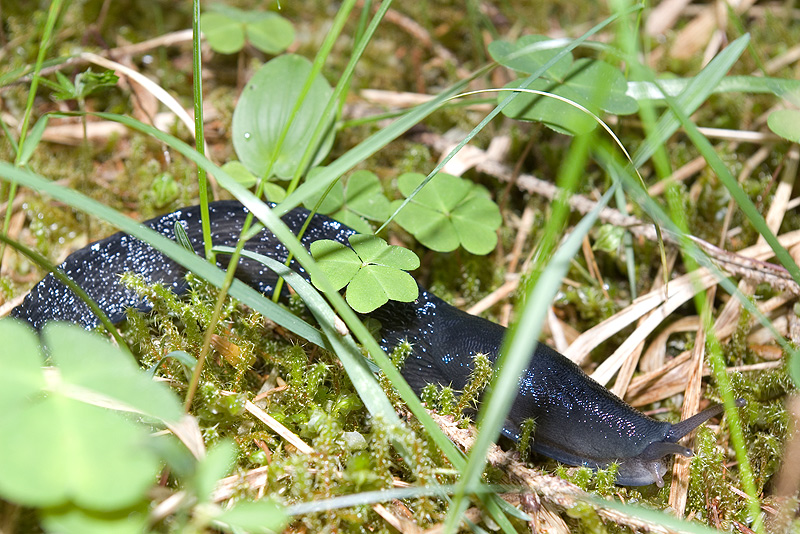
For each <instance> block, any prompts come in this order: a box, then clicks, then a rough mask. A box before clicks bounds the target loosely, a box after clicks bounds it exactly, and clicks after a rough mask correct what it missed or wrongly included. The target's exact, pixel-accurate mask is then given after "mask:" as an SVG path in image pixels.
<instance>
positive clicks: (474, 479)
mask: <svg viewBox="0 0 800 534" xmlns="http://www.w3.org/2000/svg"><path fill="white" fill-rule="evenodd" d="M616 187H617V186H616V185H614V186H612V187H611V188H610V189H609V190H608V191H607V192H606V194H605V195H603V198H602V199H600V201H599V202H598V204H597V206H595V208H594V209H593V210H592V211H591V212H589V213H588V214H587V215H586V216H585V217H584V218H583V219H581V221H580V222H579V223H578V224H577V225H576V226H575V229H574V230H573V231H572V233H571V234H570V236H569V237H568V238H567V239H566V240H565V241H564V243H563V244H562V246H561V247H559V249H558V250H557V251H556V253H555V254H554V255H553V258H552V260H551V261H550V262H549V264H548V266H547V268H546V269H545V270H544V271H543V272H542V274H541V276H540V277H539V279H538V280H537V282H536V284H535V285H534V286H533V288H532V291H531V292H530V293H528V296H527V299H526V302H525V305H524V307H523V308H522V310H521V312H520V313H519V319H518V320H517V322H516V325H520V326H516V327H515V328H514V329H513V333H512V334H511V335H510V336H507V337H506V340H505V342H504V343H503V350H502V351H501V355H500V358H499V359H498V362H497V369H498V371H497V372H496V375H495V377H494V379H493V380H492V386H491V389H490V390H489V393H488V395H487V398H486V399H484V402H483V405H482V407H481V410H480V414H479V417H478V427H479V428H480V432H479V433H478V436H477V438H476V439H475V443H474V444H473V445H472V450H471V451H470V454H469V458H468V462H467V467H466V469H465V470H463V471H462V477H461V480H460V481H459V484H458V490H457V491H456V494H455V496H454V504H453V506H451V508H450V511H449V513H448V519H447V522H446V523H445V531H447V528H448V527H449V528H450V529H451V530H450V532H453V531H454V529H455V527H456V526H457V524H458V522H459V521H460V517H461V514H462V513H463V510H464V509H465V508H466V506H467V501H466V499H465V498H464V497H465V496H466V495H468V494H469V493H471V492H472V490H473V488H475V487H477V486H478V484H479V482H480V477H481V474H482V473H483V469H484V465H485V463H486V451H487V450H488V448H489V446H490V445H491V444H492V443H493V442H494V441H495V440H496V439H497V436H498V435H499V433H500V428H501V427H502V425H503V422H504V421H505V420H506V415H507V414H508V411H509V409H510V408H511V403H512V402H513V401H514V397H515V396H516V394H517V388H516V387H513V388H512V387H508V386H503V384H506V385H507V384H517V383H518V382H519V378H520V376H521V374H522V371H523V370H524V369H525V367H526V366H527V365H528V362H529V361H530V357H531V354H533V351H534V349H535V347H536V344H537V343H538V335H539V331H540V330H541V327H542V325H543V324H544V320H545V318H546V315H547V309H548V306H547V304H549V303H550V302H552V300H553V298H554V297H555V295H556V292H557V291H558V288H560V287H561V280H562V278H563V277H564V275H566V272H567V270H568V269H569V265H570V260H571V258H572V257H573V256H574V255H575V254H576V253H577V252H578V250H580V247H581V242H582V241H583V238H584V236H585V235H586V234H587V233H588V232H589V230H590V229H591V228H592V225H594V222H595V220H596V219H597V217H598V215H599V214H600V211H601V210H602V208H603V207H605V206H606V204H607V203H608V201H609V200H610V199H611V198H612V196H613V194H614V191H615V190H616ZM543 303H546V304H543ZM521 325H524V327H522V326H521Z"/></svg>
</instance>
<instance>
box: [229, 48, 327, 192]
mask: <svg viewBox="0 0 800 534" xmlns="http://www.w3.org/2000/svg"><path fill="white" fill-rule="evenodd" d="M310 72H311V63H310V62H309V61H308V60H307V59H305V58H304V57H301V56H297V55H291V54H289V55H284V56H278V57H276V58H274V59H272V60H270V61H269V62H267V63H266V64H265V65H264V66H262V67H261V68H260V69H259V70H258V72H256V74H255V75H254V76H253V77H252V78H251V79H250V81H249V82H248V83H247V85H246V86H245V88H244V91H243V92H242V96H241V98H240V99H239V103H238V104H237V105H236V109H235V111H234V112H233V125H232V130H233V147H234V149H235V150H236V154H237V155H238V156H239V160H240V161H241V162H242V163H243V164H244V165H245V167H247V168H248V169H249V170H250V172H252V173H253V174H255V175H256V176H262V177H267V178H269V176H267V171H268V169H269V167H270V162H271V161H274V166H273V167H272V168H271V174H272V175H275V176H278V177H279V178H282V179H289V178H291V177H292V176H293V175H294V173H295V170H296V169H297V167H298V165H299V164H300V161H301V159H302V157H303V153H304V152H305V150H306V148H307V145H308V142H309V138H310V137H311V135H312V134H313V132H314V129H315V128H316V126H317V124H318V121H319V117H320V115H321V114H322V112H323V110H324V109H325V105H326V103H327V102H328V99H329V98H330V96H331V92H332V91H331V87H330V85H328V82H326V81H325V79H324V78H323V77H322V76H317V77H316V78H315V79H314V81H313V83H312V84H311V89H310V90H309V92H308V94H307V95H306V98H305V100H304V101H303V104H302V106H301V107H300V109H299V111H298V112H297V114H296V115H295V117H294V120H293V121H292V122H291V126H289V129H288V131H287V133H286V136H285V138H283V139H281V132H283V131H284V128H285V127H286V125H287V123H288V122H289V120H290V119H291V117H290V112H291V110H292V109H294V107H295V104H296V103H297V98H298V90H299V88H300V87H302V86H303V84H304V83H305V80H306V78H308V76H309V74H310ZM333 133H334V132H333V129H332V128H331V131H330V133H329V134H328V135H327V136H326V137H325V139H324V140H323V141H322V143H321V146H320V148H319V150H318V152H317V155H316V157H315V159H314V161H313V162H311V166H314V165H316V164H318V163H319V162H320V161H321V160H322V159H323V158H324V157H325V156H326V155H327V153H328V151H329V150H330V147H331V144H332V143H333Z"/></svg>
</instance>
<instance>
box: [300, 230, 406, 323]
mask: <svg viewBox="0 0 800 534" xmlns="http://www.w3.org/2000/svg"><path fill="white" fill-rule="evenodd" d="M349 242H350V246H351V247H352V248H349V247H347V246H346V245H343V244H342V243H339V242H337V241H331V240H327V239H325V240H320V241H315V242H314V243H312V244H311V254H312V255H313V256H314V259H316V260H317V262H318V263H319V266H320V269H322V271H323V272H324V273H325V275H326V276H327V277H328V279H329V280H330V281H331V283H332V284H333V286H334V289H336V290H337V291H338V290H340V289H342V288H343V287H345V286H347V292H346V293H345V299H346V300H347V303H348V304H350V306H351V307H352V308H353V309H354V310H355V311H357V312H359V313H369V312H371V311H373V310H375V309H377V308H380V307H381V306H383V305H384V304H386V303H387V302H388V301H389V300H390V299H391V300H399V301H401V302H411V301H412V300H414V299H416V298H417V296H418V295H419V287H418V286H417V282H416V281H415V280H414V278H413V277H412V276H411V275H410V274H408V273H407V272H406V271H412V270H414V269H416V268H417V267H419V258H417V255H416V254H414V253H413V252H412V251H410V250H408V249H406V248H403V247H397V246H390V245H388V244H387V243H386V241H384V240H383V239H381V238H380V237H377V236H374V235H364V234H355V235H352V236H350V238H349ZM312 282H314V285H316V286H317V287H319V284H318V280H314V279H313V278H312Z"/></svg>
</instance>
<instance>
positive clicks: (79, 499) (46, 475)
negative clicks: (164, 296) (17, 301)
mask: <svg viewBox="0 0 800 534" xmlns="http://www.w3.org/2000/svg"><path fill="white" fill-rule="evenodd" d="M43 340H44V344H45V345H46V347H47V349H46V352H47V354H49V356H50V358H51V359H52V364H53V368H49V369H47V368H43V367H42V366H43V365H44V356H43V354H44V352H45V351H43V350H42V349H41V348H40V346H39V340H38V338H37V336H36V334H34V332H33V331H32V330H31V329H30V328H29V327H28V326H27V325H24V324H22V323H20V322H17V321H14V320H4V321H0V344H2V345H3V346H4V347H6V348H5V349H4V350H2V351H0V368H1V369H3V372H2V373H0V436H3V439H0V496H2V497H3V498H5V499H8V500H12V501H15V502H18V503H20V504H22V505H25V506H38V507H58V506H61V505H64V504H68V503H73V504H75V505H77V506H79V507H81V508H84V509H86V510H96V511H102V510H115V509H119V508H123V507H127V506H131V505H133V504H135V503H136V502H138V501H139V500H140V499H141V498H142V497H143V496H144V493H145V492H146V490H147V488H149V487H150V486H151V485H152V483H153V480H154V479H155V477H156V476H157V474H158V471H159V468H160V461H159V459H158V457H157V455H156V453H155V451H154V450H152V449H150V448H148V447H145V446H144V445H145V443H146V442H147V440H148V429H147V428H146V427H144V426H142V425H141V424H137V423H136V422H135V421H134V420H133V419H131V418H129V417H124V416H122V415H121V414H120V413H119V412H117V411H112V410H109V409H107V408H101V407H100V406H108V405H116V406H118V407H120V408H123V409H126V410H135V411H139V412H141V413H144V414H148V415H150V416H153V417H156V418H159V419H162V420H164V421H168V422H176V421H178V419H179V418H180V417H181V415H182V409H181V406H180V403H179V402H178V401H177V399H176V398H175V397H174V396H173V395H172V393H171V392H170V391H169V390H168V389H167V388H166V387H165V386H164V385H163V384H158V383H155V382H153V381H152V380H150V379H149V378H147V376H146V375H145V374H144V373H143V372H142V371H140V370H139V368H138V367H137V366H136V365H135V363H134V362H133V360H132V359H131V358H130V356H128V355H126V354H124V353H122V351H120V350H119V349H118V348H117V347H114V346H112V345H110V344H109V343H108V342H106V341H105V340H103V339H102V338H100V337H99V336H97V335H96V334H93V333H90V332H86V331H84V330H83V329H81V328H80V327H77V326H74V325H63V324H57V323H56V324H51V325H47V326H46V327H45V329H44V331H43ZM120 480H124V481H125V483H124V484H120V482H119V481H120Z"/></svg>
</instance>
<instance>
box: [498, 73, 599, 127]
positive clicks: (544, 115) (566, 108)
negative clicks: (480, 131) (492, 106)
mask: <svg viewBox="0 0 800 534" xmlns="http://www.w3.org/2000/svg"><path fill="white" fill-rule="evenodd" d="M521 83H522V82H521V80H514V81H513V82H510V83H507V84H506V85H505V87H507V88H511V89H516V88H518V87H519V86H520V85H521ZM528 88H529V89H532V90H535V91H543V92H546V93H549V94H553V95H556V97H560V98H563V99H566V100H568V101H569V102H572V103H575V104H578V105H580V106H583V107H587V106H586V105H585V101H584V100H583V97H582V95H581V94H580V93H579V92H577V91H576V90H574V89H573V88H571V87H570V86H568V85H556V84H555V83H553V82H550V81H547V80H542V79H541V78H540V79H538V80H536V81H535V82H533V83H532V84H530V86H528ZM504 97H505V93H501V94H500V95H499V96H498V99H502V98H504ZM503 114H504V115H505V116H507V117H511V118H512V119H518V120H525V121H535V122H541V123H543V124H545V125H546V126H548V127H550V128H552V129H553V130H555V131H557V132H559V133H563V134H566V135H580V134H585V133H588V132H591V131H592V130H594V129H595V128H596V127H597V122H596V121H595V120H594V119H593V118H592V117H591V116H590V115H589V114H588V113H586V112H585V111H583V110H581V109H579V108H578V107H576V106H574V105H572V104H570V103H567V102H563V101H562V100H560V99H559V98H553V97H549V96H545V95H539V94H526V93H521V94H519V95H518V96H517V98H516V99H514V100H513V101H512V102H511V103H509V104H508V105H507V106H506V107H505V109H504V110H503Z"/></svg>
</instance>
